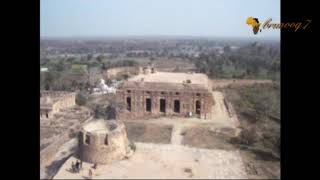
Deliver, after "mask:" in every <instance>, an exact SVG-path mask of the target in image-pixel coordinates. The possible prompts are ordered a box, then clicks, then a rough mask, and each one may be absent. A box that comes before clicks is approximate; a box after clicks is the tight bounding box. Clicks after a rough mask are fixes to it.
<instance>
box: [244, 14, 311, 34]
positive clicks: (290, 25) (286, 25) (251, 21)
mask: <svg viewBox="0 0 320 180" xmlns="http://www.w3.org/2000/svg"><path fill="white" fill-rule="evenodd" d="M310 23H311V20H310V19H307V20H305V21H304V22H281V23H273V22H272V18H269V19H267V20H266V21H265V22H264V23H262V24H261V23H259V20H258V18H254V17H252V16H250V17H248V18H247V21H246V24H247V25H249V26H252V30H253V33H254V34H257V33H258V32H259V31H260V32H261V29H288V30H289V29H293V30H294V32H297V31H298V30H305V29H306V28H307V27H309V24H310Z"/></svg>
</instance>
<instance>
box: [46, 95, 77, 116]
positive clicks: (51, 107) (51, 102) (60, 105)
mask: <svg viewBox="0 0 320 180" xmlns="http://www.w3.org/2000/svg"><path fill="white" fill-rule="evenodd" d="M75 98H76V93H73V92H65V91H40V118H51V117H52V116H53V114H55V113H58V112H60V111H61V110H62V109H65V108H68V107H72V106H74V105H76V101H75Z"/></svg>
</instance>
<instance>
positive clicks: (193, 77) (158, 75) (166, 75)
mask: <svg viewBox="0 0 320 180" xmlns="http://www.w3.org/2000/svg"><path fill="white" fill-rule="evenodd" d="M142 79H143V82H154V83H176V84H180V83H181V84H182V83H183V82H186V81H187V80H190V81H191V83H190V84H198V85H202V86H205V87H207V86H208V85H209V79H208V76H207V75H205V74H201V73H173V72H155V73H150V74H139V75H137V76H134V77H132V78H129V79H128V81H135V82H139V81H141V80H142Z"/></svg>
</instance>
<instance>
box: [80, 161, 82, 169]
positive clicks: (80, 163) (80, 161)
mask: <svg viewBox="0 0 320 180" xmlns="http://www.w3.org/2000/svg"><path fill="white" fill-rule="evenodd" d="M81 169H82V160H80V170H81Z"/></svg>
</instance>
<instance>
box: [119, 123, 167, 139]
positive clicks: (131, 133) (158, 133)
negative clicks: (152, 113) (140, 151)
mask: <svg viewBox="0 0 320 180" xmlns="http://www.w3.org/2000/svg"><path fill="white" fill-rule="evenodd" d="M125 125H126V129H127V135H128V138H129V139H130V140H131V141H134V142H149V143H160V144H170V139H171V131H172V126H170V125H162V124H156V125H155V124H154V125H153V124H143V123H135V122H125Z"/></svg>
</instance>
